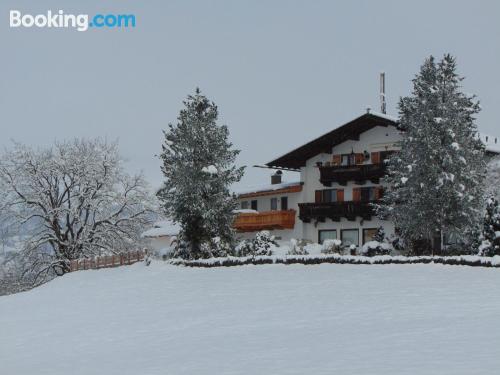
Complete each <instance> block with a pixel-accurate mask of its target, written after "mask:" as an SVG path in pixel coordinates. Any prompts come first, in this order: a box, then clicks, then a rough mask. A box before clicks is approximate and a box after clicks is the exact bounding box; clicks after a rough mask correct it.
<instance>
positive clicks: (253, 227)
mask: <svg viewBox="0 0 500 375" xmlns="http://www.w3.org/2000/svg"><path fill="white" fill-rule="evenodd" d="M294 225H295V210H286V211H264V212H258V213H240V214H238V216H237V217H236V219H235V221H234V224H233V227H234V228H235V229H236V230H237V231H238V232H253V231H258V230H272V229H293V227H294Z"/></svg>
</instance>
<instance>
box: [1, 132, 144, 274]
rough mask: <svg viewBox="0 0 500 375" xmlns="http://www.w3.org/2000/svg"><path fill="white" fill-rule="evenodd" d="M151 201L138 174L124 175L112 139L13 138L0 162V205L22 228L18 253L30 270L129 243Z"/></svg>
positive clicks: (62, 268) (65, 266) (59, 268)
mask: <svg viewBox="0 0 500 375" xmlns="http://www.w3.org/2000/svg"><path fill="white" fill-rule="evenodd" d="M153 199H154V198H153V197H152V195H151V194H150V191H149V187H148V185H147V183H146V182H145V180H144V178H143V176H142V175H135V176H130V175H128V174H126V173H125V172H124V170H123V168H122V159H121V158H120V156H119V153H118V149H117V144H116V143H108V142H106V141H104V140H101V139H94V140H84V139H75V140H73V141H70V142H63V143H56V144H55V145H54V146H53V147H50V148H45V149H33V148H30V147H27V146H23V145H21V144H17V143H16V144H14V147H13V149H12V150H11V151H7V152H5V153H4V155H3V156H2V157H1V159H0V210H1V211H2V214H4V215H8V216H9V217H10V218H12V219H13V220H14V222H15V223H17V225H18V228H19V230H20V231H21V230H22V228H26V227H28V228H29V230H23V232H25V231H26V233H22V239H23V241H22V242H23V246H24V249H23V251H24V254H25V255H26V256H28V257H30V259H32V262H31V266H32V269H34V270H35V269H36V270H37V272H38V274H40V273H42V272H49V271H51V270H52V271H54V272H55V273H56V274H58V275H61V274H64V273H65V272H67V271H68V270H69V261H70V260H72V259H77V258H82V257H91V256H94V255H98V254H102V253H116V252H121V251H126V250H128V249H130V248H132V247H134V246H136V243H137V241H139V238H140V232H141V231H142V230H143V228H144V227H145V226H146V225H149V224H150V222H151V220H152V215H151V214H152V212H153V209H154V200H153ZM48 259H49V260H50V261H47V260H48ZM41 264H43V267H42V266H41Z"/></svg>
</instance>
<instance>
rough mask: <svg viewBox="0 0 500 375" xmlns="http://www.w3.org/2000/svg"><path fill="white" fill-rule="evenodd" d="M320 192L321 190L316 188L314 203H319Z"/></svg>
mask: <svg viewBox="0 0 500 375" xmlns="http://www.w3.org/2000/svg"><path fill="white" fill-rule="evenodd" d="M321 194H322V192H321V190H316V191H315V192H314V202H315V203H321Z"/></svg>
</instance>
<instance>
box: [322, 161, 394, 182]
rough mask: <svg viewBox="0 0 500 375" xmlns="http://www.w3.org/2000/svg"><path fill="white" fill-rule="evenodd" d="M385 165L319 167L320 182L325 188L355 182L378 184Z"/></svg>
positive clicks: (384, 170) (383, 173)
mask: <svg viewBox="0 0 500 375" xmlns="http://www.w3.org/2000/svg"><path fill="white" fill-rule="evenodd" d="M385 172H386V165H385V163H378V164H359V165H349V166H343V165H330V166H324V165H321V166H319V173H320V178H319V180H320V182H321V183H322V184H323V185H325V186H331V184H332V182H336V183H338V184H340V185H346V184H347V181H355V182H356V183H357V184H358V185H363V184H364V183H365V182H366V181H371V182H373V183H374V184H378V183H379V181H380V178H381V177H383V176H384V175H385Z"/></svg>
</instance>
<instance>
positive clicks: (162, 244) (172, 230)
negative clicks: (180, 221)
mask: <svg viewBox="0 0 500 375" xmlns="http://www.w3.org/2000/svg"><path fill="white" fill-rule="evenodd" d="M178 234H179V226H178V225H175V224H173V223H172V222H170V221H167V220H162V221H157V222H156V223H154V224H153V227H152V228H150V229H148V230H147V231H145V232H144V233H142V235H141V237H142V238H145V239H147V240H149V246H150V249H151V250H153V251H156V252H159V253H163V252H168V251H169V249H170V247H171V245H172V241H173V240H174V239H176V238H177V236H178Z"/></svg>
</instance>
